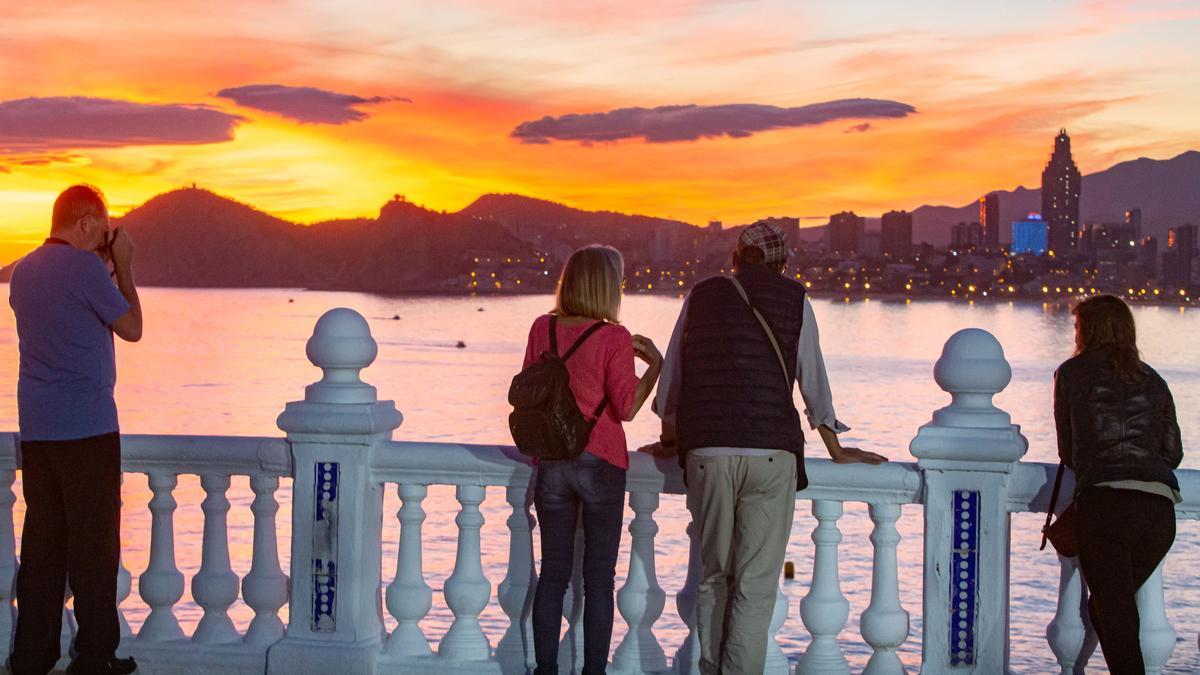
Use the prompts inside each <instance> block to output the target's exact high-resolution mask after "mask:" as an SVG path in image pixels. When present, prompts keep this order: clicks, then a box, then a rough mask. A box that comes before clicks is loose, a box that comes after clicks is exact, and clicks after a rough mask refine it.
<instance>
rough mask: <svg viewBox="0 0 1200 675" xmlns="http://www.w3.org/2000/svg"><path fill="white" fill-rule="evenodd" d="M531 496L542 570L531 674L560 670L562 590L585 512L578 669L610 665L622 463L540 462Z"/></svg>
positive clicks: (587, 458)
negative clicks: (580, 660)
mask: <svg viewBox="0 0 1200 675" xmlns="http://www.w3.org/2000/svg"><path fill="white" fill-rule="evenodd" d="M533 494H534V496H533V503H534V506H535V507H536V508H537V518H538V525H539V528H540V530H541V533H542V571H541V576H540V577H539V578H538V584H537V592H536V593H535V594H534V596H533V648H534V652H535V654H536V655H537V664H538V665H537V670H536V671H534V673H535V675H557V674H558V642H559V633H560V631H561V628H562V611H563V596H564V595H565V594H566V591H567V584H569V583H570V581H571V572H572V568H573V567H574V562H575V526H576V523H577V522H578V520H579V514H580V510H581V509H582V511H583V589H584V591H583V592H584V596H585V602H584V604H583V675H602V674H603V673H604V672H605V669H606V668H607V666H608V648H609V643H610V641H611V640H612V626H613V575H614V574H615V573H616V568H617V549H618V548H619V547H620V544H621V523H622V520H623V517H624V513H625V470H624V469H620V468H617V467H615V466H613V465H612V464H609V463H608V462H606V461H604V460H603V459H600V458H599V457H597V456H595V455H592V454H589V453H586V452H585V453H583V454H582V455H580V456H579V458H578V459H574V460H552V461H543V462H541V463H540V464H539V465H538V471H537V483H536V485H535V486H534V493H533Z"/></svg>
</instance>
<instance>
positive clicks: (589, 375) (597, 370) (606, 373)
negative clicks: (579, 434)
mask: <svg viewBox="0 0 1200 675" xmlns="http://www.w3.org/2000/svg"><path fill="white" fill-rule="evenodd" d="M591 325H592V324H591V323H582V324H579V325H565V324H563V323H561V322H559V323H558V353H559V354H565V353H566V352H567V350H568V349H570V348H571V345H573V344H575V341H576V340H577V339H579V336H581V335H583V332H584V331H586V330H587V329H588V327H589V326H591ZM549 350H550V315H549V314H543V315H542V316H539V317H538V318H537V319H535V320H534V322H533V326H532V327H531V328H530V329H529V341H528V343H527V344H526V346H525V362H524V364H523V365H522V366H521V367H522V368H523V369H524V368H527V367H529V364H531V363H533V362H535V361H537V360H538V359H539V358H541V355H542V353H543V352H546V351H549ZM633 358H634V357H633V336H632V335H630V333H629V331H628V330H626V328H625V327H624V326H621V325H619V324H611V325H608V326H605V327H603V328H601V329H599V330H597V331H596V332H595V333H593V334H592V336H591V337H589V338H588V339H587V341H586V342H584V343H583V345H581V346H580V347H579V349H578V350H576V351H575V354H574V355H573V356H571V358H570V360H568V361H567V372H568V373H570V374H571V393H573V394H575V403H576V404H578V405H579V410H580V411H582V412H583V414H584V415H585V416H586V417H588V419H591V416H592V413H594V412H595V411H596V406H598V405H600V401H601V400H602V399H603V398H604V397H605V396H606V395H607V396H608V405H606V406H605V407H604V412H603V413H601V415H600V419H599V420H598V421H597V422H596V426H595V427H594V428H593V429H592V435H591V437H590V438H589V439H588V444H587V446H585V447H584V449H583V451H584V452H590V453H591V454H593V455H596V456H597V457H599V458H601V459H603V460H605V461H607V462H608V463H609V464H612V465H613V466H616V467H619V468H621V469H628V468H629V448H628V446H627V445H626V441H625V430H624V429H622V428H621V421H622V420H625V419H628V418H629V416H630V413H631V412H632V411H633V402H634V398H635V396H636V395H637V387H638V375H637V372H636V371H635V370H634V366H633Z"/></svg>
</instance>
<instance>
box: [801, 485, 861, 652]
mask: <svg viewBox="0 0 1200 675" xmlns="http://www.w3.org/2000/svg"><path fill="white" fill-rule="evenodd" d="M812 512H813V516H815V517H816V519H817V527H816V529H815V530H813V533H812V540H813V543H814V544H815V545H816V554H815V555H814V558H813V574H812V585H811V586H810V587H809V590H808V595H806V596H804V598H803V599H802V600H801V601H800V618H801V620H803V621H804V626H805V627H806V628H808V631H809V633H811V634H812V642H810V643H808V648H807V649H805V650H804V655H803V656H801V657H800V662H799V663H797V664H796V673H797V674H800V673H849V672H850V664H849V663H848V662H847V661H846V655H845V654H843V653H842V648H841V646H840V645H838V640H837V637H838V634H839V633H841V632H842V629H843V628H845V626H846V619H848V618H849V617H850V602H849V601H847V600H846V596H845V595H843V594H842V587H841V582H840V580H839V577H838V544H840V543H841V541H842V533H841V531H840V530H838V526H837V521H838V519H839V518H841V517H842V503H841V502H835V501H830V500H826V499H817V500H813V503H812Z"/></svg>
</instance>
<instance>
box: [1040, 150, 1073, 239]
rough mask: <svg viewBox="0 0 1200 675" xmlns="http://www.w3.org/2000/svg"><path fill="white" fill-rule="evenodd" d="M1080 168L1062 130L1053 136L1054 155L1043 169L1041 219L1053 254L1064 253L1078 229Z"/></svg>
mask: <svg viewBox="0 0 1200 675" xmlns="http://www.w3.org/2000/svg"><path fill="white" fill-rule="evenodd" d="M1081 182H1082V181H1081V178H1080V175H1079V167H1077V166H1075V160H1074V159H1071V137H1070V136H1068V135H1067V130H1066V129H1061V130H1059V132H1058V136H1055V137H1054V154H1052V155H1050V162H1049V163H1048V164H1046V168H1045V169H1044V170H1043V171H1042V218H1043V219H1045V221H1046V230H1047V235H1048V239H1049V241H1048V242H1047V244H1048V245H1049V247H1050V250H1051V251H1052V252H1054V254H1055V255H1065V254H1067V253H1068V252H1069V251H1070V250H1071V247H1072V246H1073V244H1074V240H1075V237H1076V236H1077V233H1078V230H1079V192H1080V183H1081Z"/></svg>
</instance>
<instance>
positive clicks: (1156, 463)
mask: <svg viewBox="0 0 1200 675" xmlns="http://www.w3.org/2000/svg"><path fill="white" fill-rule="evenodd" d="M1107 356H1108V355H1107V353H1106V351H1105V350H1093V351H1090V352H1084V353H1083V354H1080V355H1078V356H1076V357H1073V358H1071V359H1068V360H1067V361H1065V362H1063V364H1062V365H1061V366H1059V367H1058V370H1057V371H1056V372H1055V373H1054V424H1055V427H1056V428H1057V430H1058V456H1059V458H1060V459H1062V462H1063V463H1064V464H1066V465H1067V466H1068V467H1070V468H1071V469H1072V470H1073V471H1074V472H1075V494H1076V495H1078V494H1079V493H1080V492H1081V491H1082V490H1083V489H1084V488H1086V487H1090V486H1092V485H1096V484H1097V483H1106V482H1108V481H1115V480H1145V481H1157V482H1159V483H1165V484H1166V485H1169V486H1171V487H1172V488H1174V489H1176V490H1178V489H1179V482H1178V481H1177V480H1176V479H1175V473H1174V471H1173V470H1174V469H1175V468H1176V467H1177V466H1179V462H1180V461H1182V460H1183V445H1182V442H1181V441H1180V435H1179V422H1178V420H1177V419H1176V418H1175V401H1174V399H1172V398H1171V390H1170V389H1168V388H1167V383H1166V382H1165V381H1163V379H1162V377H1160V376H1159V374H1158V373H1157V372H1155V371H1154V369H1153V368H1151V367H1150V366H1148V365H1146V364H1144V363H1143V364H1142V375H1143V376H1142V378H1141V379H1140V380H1138V381H1136V382H1126V381H1123V380H1121V379H1120V378H1118V377H1117V376H1116V374H1115V373H1114V372H1113V369H1112V367H1111V366H1110V365H1109V362H1108V358H1107Z"/></svg>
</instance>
